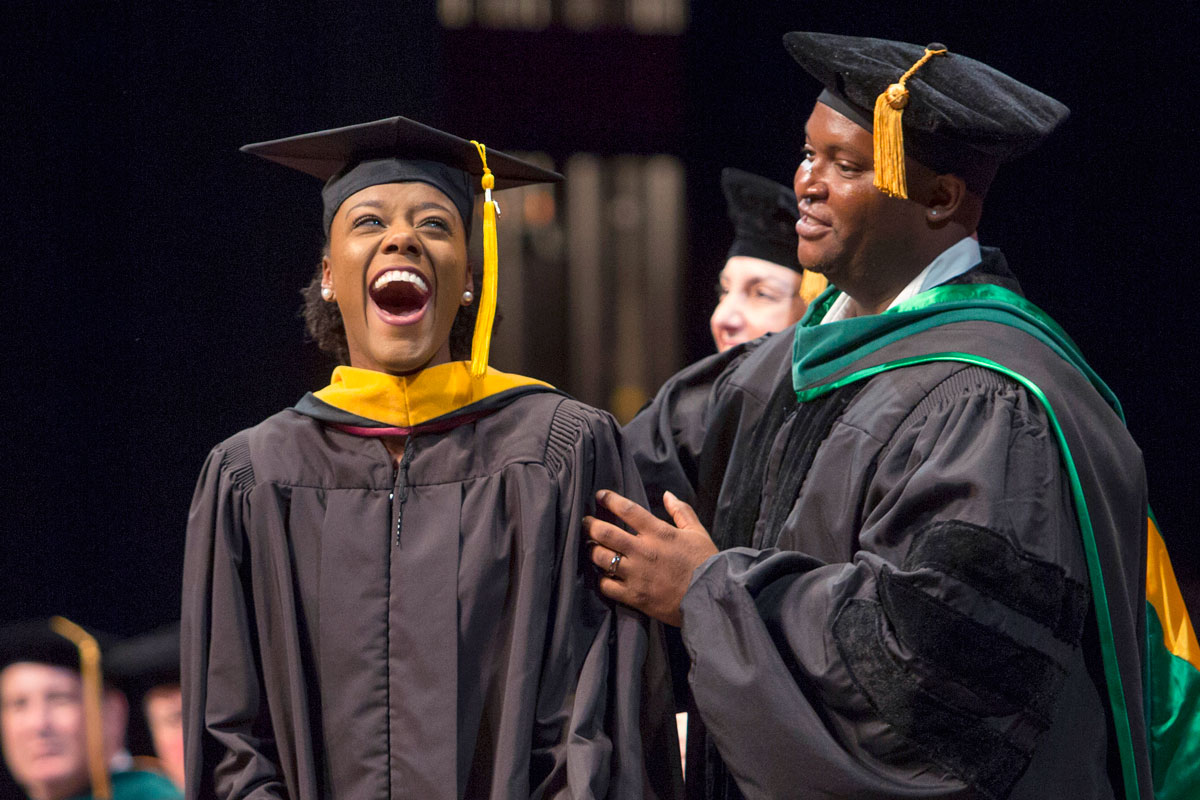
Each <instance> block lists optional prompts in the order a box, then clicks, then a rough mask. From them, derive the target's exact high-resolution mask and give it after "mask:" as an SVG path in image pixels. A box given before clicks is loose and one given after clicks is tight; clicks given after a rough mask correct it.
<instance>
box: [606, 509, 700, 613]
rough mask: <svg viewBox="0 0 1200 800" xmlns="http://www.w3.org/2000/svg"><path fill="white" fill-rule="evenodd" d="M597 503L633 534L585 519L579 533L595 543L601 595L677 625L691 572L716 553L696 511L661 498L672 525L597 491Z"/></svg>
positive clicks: (614, 526)
mask: <svg viewBox="0 0 1200 800" xmlns="http://www.w3.org/2000/svg"><path fill="white" fill-rule="evenodd" d="M596 501H597V502H598V503H599V504H600V506H602V507H603V508H605V509H607V510H608V511H610V512H612V514H613V515H614V516H615V517H616V518H617V519H619V520H621V522H623V523H625V524H626V525H627V526H628V527H629V529H630V530H631V531H634V532H636V534H637V535H636V536H635V535H634V534H632V533H628V532H626V531H623V530H621V529H620V528H618V527H617V526H616V525H612V524H610V523H607V522H604V521H603V520H599V519H596V518H595V517H584V519H583V529H584V531H585V532H586V533H587V535H588V536H589V537H590V538H591V540H592V542H593V543H594V546H593V547H592V563H593V564H595V565H596V566H597V567H599V568H600V570H601V571H602V572H603V575H602V576H601V577H600V591H601V592H602V593H603V594H604V596H605V597H609V598H612V599H613V600H616V601H617V602H619V603H624V604H625V605H627V606H632V607H634V608H636V609H638V610H639V611H641V612H643V613H645V614H647V615H648V616H651V617H654V618H655V619H657V620H661V621H663V622H665V623H667V624H668V625H675V626H678V625H681V624H682V623H683V617H682V615H681V614H680V613H679V604H680V603H681V602H682V601H683V595H684V594H685V593H686V592H687V589H688V585H689V584H690V583H691V580H692V573H693V572H694V571H695V570H696V567H698V566H700V565H701V564H703V563H704V562H705V561H706V560H708V557H709V556H712V555H715V554H716V552H717V547H716V545H714V544H713V541H712V539H711V538H709V535H708V531H706V530H704V526H703V525H701V524H700V519H699V518H698V517H697V516H696V512H695V511H693V510H692V507H691V506H689V505H688V504H687V503H685V502H683V501H682V500H680V499H679V498H678V497H676V496H675V495H673V494H671V493H670V492H665V493H664V494H663V505H664V506H665V507H666V509H667V512H668V513H669V514H670V515H671V519H672V520H674V522H675V526H671V525H669V524H668V523H666V522H663V521H662V520H660V519H659V518H658V517H656V516H654V515H653V514H651V513H650V512H649V511H647V510H646V509H644V508H642V507H641V506H639V505H638V504H637V503H635V502H633V501H632V500H627V499H626V498H624V497H622V496H621V495H619V494H617V493H616V492H610V491H600V492H597V493H596Z"/></svg>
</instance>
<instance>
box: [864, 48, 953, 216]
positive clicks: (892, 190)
mask: <svg viewBox="0 0 1200 800" xmlns="http://www.w3.org/2000/svg"><path fill="white" fill-rule="evenodd" d="M948 52H949V50H947V49H946V48H945V47H941V46H940V45H931V46H930V47H927V48H925V55H923V56H921V59H920V60H919V61H917V63H916V64H913V65H912V67H911V68H910V69H909V70H908V72H906V73H904V74H903V75H902V76H900V80H898V81H896V82H895V83H893V84H892V85H891V86H889V87H888V88H887V89H886V90H884V92H883V94H881V95H879V96H878V97H876V98H875V135H874V144H875V188H877V189H878V190H879V191H881V192H883V193H884V194H886V195H887V196H888V197H898V198H900V199H907V198H908V177H907V175H906V174H905V171H904V129H903V126H902V125H901V123H902V119H901V117H902V115H903V113H904V107H905V106H907V105H908V88H907V87H906V86H905V84H906V83H907V82H908V79H909V78H911V77H912V76H913V73H915V72H916V71H917V70H918V69H920V68H921V67H922V66H924V65H925V62H926V61H928V60H929V59H931V58H933V57H934V56H941V55H945V54H946V53H948Z"/></svg>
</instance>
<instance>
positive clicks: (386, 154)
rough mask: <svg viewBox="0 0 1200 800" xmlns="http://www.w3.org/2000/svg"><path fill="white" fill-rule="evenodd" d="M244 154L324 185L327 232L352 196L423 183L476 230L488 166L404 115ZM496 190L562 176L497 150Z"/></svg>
mask: <svg viewBox="0 0 1200 800" xmlns="http://www.w3.org/2000/svg"><path fill="white" fill-rule="evenodd" d="M241 149H242V152H244V153H251V154H253V155H256V156H261V157H262V158H265V159H267V160H268V161H274V162H276V163H277V164H282V165H284V166H285V167H291V168H292V169H296V170H300V171H301V172H306V173H308V174H309V175H313V176H315V177H317V178H320V179H321V180H323V181H325V188H324V189H323V190H322V191H321V198H322V200H323V201H324V207H325V208H324V218H323V222H324V225H325V231H326V232H328V231H329V226H330V224H331V223H332V221H333V215H334V213H335V212H336V211H337V209H338V208H339V207H340V206H341V204H342V203H343V202H345V200H346V198H347V197H349V196H350V195H352V194H354V193H355V192H358V191H361V190H362V189H365V188H367V187H368V186H375V185H376V184H380V183H403V182H407V181H419V182H422V183H428V184H430V185H432V186H434V187H436V188H438V189H440V190H441V191H442V192H444V193H445V194H446V196H447V197H449V198H450V200H451V201H452V202H453V203H454V205H455V207H456V208H457V209H458V212H459V214H460V215H461V216H462V219H463V223H464V224H465V225H466V226H467V229H468V230H469V229H470V227H471V216H472V209H473V208H474V200H475V195H476V194H479V193H481V192H482V191H483V187H482V185H481V177H482V176H483V174H484V170H483V161H482V159H481V158H480V154H479V150H478V149H477V148H476V146H475V144H473V143H472V142H470V141H467V140H466V139H460V138H459V137H457V136H454V135H452V134H449V133H446V132H445V131H440V130H438V129H437V128H431V127H429V126H428V125H423V124H421V123H420V122H416V121H414V120H411V119H408V118H406V117H389V118H388V119H381V120H377V121H375V122H365V123H362V124H360V125H348V126H346V127H344V128H333V129H331V130H325V131H317V132H316V133H305V134H301V135H299V136H290V137H288V138H286V139H275V140H273V141H269V142H258V143H256V144H248V145H246V146H245V147H243V148H241ZM487 165H488V167H489V168H490V169H491V172H492V175H493V176H494V177H495V186H494V188H495V189H509V188H512V187H514V186H523V185H525V184H529V183H546V182H557V181H561V180H562V175H559V174H558V173H557V172H552V171H550V170H546V169H542V168H541V167H536V166H534V165H533V164H530V163H528V162H526V161H522V160H521V159H519V158H516V157H514V156H510V155H506V154H504V153H501V152H499V151H498V150H492V149H491V148H488V149H487Z"/></svg>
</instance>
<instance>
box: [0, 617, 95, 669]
mask: <svg viewBox="0 0 1200 800" xmlns="http://www.w3.org/2000/svg"><path fill="white" fill-rule="evenodd" d="M55 619H58V618H55ZM76 629H77V630H79V631H82V629H79V628H77V626H76ZM62 630H64V629H63V628H61V627H59V628H57V629H56V625H55V623H54V621H52V620H49V619H36V620H27V621H25V622H14V623H12V624H11V625H6V626H5V627H3V628H0V669H4V668H5V667H7V666H10V665H12V664H16V663H18V662H22V661H29V662H32V663H35V664H48V665H50V666H52V667H64V668H66V669H73V670H75V671H76V672H79V671H80V654H79V644H78V643H77V642H76V641H74V640H72V639H70V638H68V637H67V636H65V635H63V633H61V632H60V631H62ZM83 635H85V636H90V637H92V639H93V641H95V642H96V644H97V646H98V647H99V648H100V651H101V652H107V647H106V645H108V644H109V642H110V639H108V638H107V637H105V636H103V635H98V634H96V633H95V632H92V631H87V632H83Z"/></svg>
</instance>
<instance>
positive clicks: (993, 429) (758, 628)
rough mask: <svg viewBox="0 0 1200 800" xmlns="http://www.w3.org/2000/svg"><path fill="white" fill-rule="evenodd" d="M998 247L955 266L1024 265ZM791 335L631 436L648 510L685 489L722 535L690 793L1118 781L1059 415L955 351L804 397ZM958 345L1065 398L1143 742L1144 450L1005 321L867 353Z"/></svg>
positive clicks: (704, 599)
mask: <svg viewBox="0 0 1200 800" xmlns="http://www.w3.org/2000/svg"><path fill="white" fill-rule="evenodd" d="M985 252H987V251H985ZM988 258H989V262H987V263H985V267H986V268H985V269H983V270H978V269H977V270H976V271H975V272H973V273H968V275H967V276H965V277H964V278H962V279H961V281H960V282H964V283H967V282H984V281H989V280H992V279H991V278H989V277H988V276H987V272H988V271H989V270H991V271H995V272H998V273H1001V274H1003V273H1006V272H1007V270H1006V268H1004V266H1003V263H1002V260H998V259H1000V256H999V254H998V253H996V252H994V251H992V252H989V253H988ZM792 344H793V336H792V331H791V330H788V331H786V332H784V333H781V334H778V335H776V336H770V337H767V338H766V339H764V340H760V341H758V342H755V343H752V344H749V345H748V346H743V347H741V348H736V349H734V350H731V351H727V352H726V353H724V354H720V355H718V356H714V357H712V358H710V359H707V360H705V361H701V362H699V363H697V364H696V365H694V366H692V367H690V368H688V369H686V370H684V371H683V372H681V373H680V374H678V375H677V376H675V377H674V378H672V379H671V381H669V382H668V383H667V384H666V385H665V386H664V387H663V389H662V390H661V391H660V392H659V394H658V395H657V397H656V398H655V399H654V401H653V402H652V403H651V404H650V405H649V406H648V407H647V408H646V409H645V410H643V412H642V413H641V414H640V415H639V416H638V417H637V418H636V419H635V420H633V421H632V422H631V423H630V424H629V425H628V426H627V427H626V429H625V434H626V438H627V441H628V442H629V443H630V447H631V448H632V450H633V452H634V456H635V459H636V461H637V464H638V468H639V471H640V472H641V474H642V477H643V480H644V482H645V484H646V490H647V494H648V495H649V497H650V498H651V500H652V502H653V503H654V506H653V507H655V508H656V510H658V511H659V512H660V513H661V506H660V504H659V503H658V499H659V498H660V497H661V494H662V492H663V491H664V490H670V491H672V492H674V493H675V494H676V495H677V496H679V497H680V498H681V499H683V500H685V501H687V502H689V503H692V504H693V505H695V506H696V508H697V509H698V512H699V514H700V517H701V520H702V521H703V522H704V523H705V524H706V525H707V526H708V529H709V530H710V531H712V532H713V534H714V538H715V539H716V540H717V542H718V546H720V547H722V548H724V549H723V551H722V552H721V553H719V554H718V555H717V556H714V557H713V558H711V559H709V560H708V561H707V562H706V563H705V564H703V565H702V566H701V567H700V568H698V569H697V571H696V572H695V574H694V575H693V580H692V584H691V586H690V588H689V590H688V592H687V594H686V596H685V597H684V600H683V604H682V614H683V626H682V629H681V634H682V643H683V649H684V650H683V658H682V659H681V660H682V663H683V666H684V667H685V668H686V669H688V670H690V672H689V674H688V679H689V682H690V688H691V697H690V699H689V702H690V708H691V710H692V711H693V718H692V720H691V722H690V728H691V730H690V731H689V742H688V759H687V760H688V770H687V773H688V774H687V778H688V796H689V797H694V798H733V797H739V796H743V795H744V796H745V797H749V798H895V797H910V798H913V797H930V798H932V797H938V798H950V797H953V798H959V797H962V798H966V797H985V798H1003V797H1013V798H1047V797H1063V798H1067V797H1070V798H1079V799H1081V800H1082V799H1083V798H1108V797H1112V796H1114V787H1117V789H1116V791H1117V793H1118V794H1119V791H1120V790H1119V787H1120V786H1121V782H1120V778H1119V776H1118V774H1117V771H1116V767H1115V765H1116V760H1117V755H1116V745H1115V743H1114V740H1113V737H1112V732H1111V727H1110V725H1109V722H1108V718H1109V711H1108V700H1107V695H1106V694H1105V688H1104V682H1103V681H1104V678H1103V673H1102V668H1101V662H1100V656H1099V651H1098V645H1097V642H1096V638H1097V635H1096V632H1095V623H1094V619H1093V617H1092V616H1091V613H1090V611H1089V608H1090V595H1089V593H1088V585H1089V582H1088V572H1087V567H1086V564H1085V561H1084V553H1083V549H1082V545H1081V541H1080V534H1079V530H1078V527H1077V524H1076V519H1075V512H1074V507H1073V505H1072V499H1071V495H1070V493H1069V489H1068V486H1067V482H1066V479H1065V476H1064V471H1063V462H1062V460H1061V459H1060V452H1059V448H1058V446H1057V444H1056V442H1055V440H1054V437H1053V435H1052V434H1051V432H1050V430H1049V428H1048V424H1047V418H1046V414H1045V413H1044V411H1043V410H1042V408H1041V407H1040V406H1039V405H1038V404H1037V403H1036V402H1035V401H1034V400H1033V399H1032V398H1031V397H1030V396H1029V394H1028V393H1027V392H1026V390H1025V389H1024V388H1022V387H1021V386H1019V385H1018V384H1016V383H1014V382H1013V381H1011V380H1009V379H1007V378H1005V377H1003V376H1002V375H1000V374H998V373H996V372H993V371H990V370H987V369H983V368H980V367H974V366H968V365H965V364H961V363H933V364H921V365H917V366H912V367H908V368H904V369H900V370H896V371H889V372H884V373H882V374H879V375H877V376H876V377H873V378H870V379H868V380H864V381H860V382H858V383H853V384H850V385H849V386H846V387H844V388H842V389H838V390H835V391H834V392H832V393H831V394H828V395H825V396H824V397H821V398H819V399H817V400H813V401H812V402H809V403H804V404H797V403H796V402H795V395H794V393H793V391H792V387H791V364H792ZM945 351H967V352H977V353H980V354H984V355H990V356H992V357H993V358H995V359H996V360H998V361H1000V362H1001V363H1007V364H1009V365H1010V366H1013V367H1015V368H1016V369H1017V370H1018V371H1019V372H1021V373H1022V374H1026V375H1028V376H1030V377H1032V378H1034V380H1035V382H1037V383H1038V384H1039V385H1040V386H1041V387H1042V388H1043V389H1044V390H1046V391H1047V393H1048V394H1049V395H1050V396H1051V399H1052V400H1053V401H1054V402H1055V403H1056V407H1057V406H1058V405H1061V406H1063V408H1062V409H1060V410H1059V415H1060V418H1062V419H1060V421H1061V422H1062V423H1063V426H1064V428H1065V429H1067V435H1068V438H1069V439H1071V441H1072V451H1073V453H1074V455H1075V459H1076V462H1077V465H1078V466H1079V467H1080V471H1081V477H1082V479H1083V482H1084V486H1085V491H1086V493H1087V494H1088V502H1089V506H1090V507H1091V513H1092V516H1093V523H1094V524H1095V526H1096V532H1097V538H1098V540H1100V541H1101V544H1102V552H1103V554H1104V558H1105V561H1106V563H1105V564H1104V567H1105V575H1106V588H1107V589H1108V591H1109V600H1110V604H1111V605H1112V608H1113V613H1114V624H1115V627H1116V628H1117V638H1118V649H1119V653H1120V656H1121V668H1122V672H1123V674H1124V679H1125V683H1126V689H1127V691H1128V692H1129V693H1130V694H1129V696H1130V698H1131V703H1130V705H1131V706H1132V708H1131V723H1132V725H1133V728H1134V741H1135V742H1142V741H1144V740H1145V729H1144V723H1143V720H1142V716H1141V687H1140V671H1139V670H1140V667H1139V664H1140V661H1139V652H1140V651H1139V648H1140V642H1141V641H1142V638H1143V624H1144V622H1143V620H1144V614H1143V609H1144V588H1143V584H1142V582H1141V580H1140V578H1141V576H1142V575H1143V574H1144V569H1145V566H1144V541H1145V510H1146V488H1145V479H1144V471H1143V465H1142V461H1141V456H1140V452H1139V451H1138V449H1137V447H1136V446H1135V445H1134V443H1133V442H1132V441H1131V440H1130V438H1129V436H1128V434H1127V433H1126V431H1125V429H1124V427H1123V425H1122V424H1121V422H1120V420H1119V419H1118V418H1117V416H1116V415H1115V414H1114V413H1113V412H1112V411H1111V410H1110V409H1109V408H1108V406H1106V405H1105V403H1104V402H1103V401H1102V400H1101V398H1100V397H1099V395H1097V393H1096V392H1095V391H1094V390H1093V389H1092V388H1091V386H1090V385H1089V384H1088V383H1087V381H1086V380H1085V379H1084V378H1083V377H1082V376H1081V375H1080V374H1079V373H1078V372H1076V371H1075V370H1074V368H1072V367H1070V366H1069V365H1067V364H1066V363H1065V362H1063V361H1062V360H1061V359H1060V358H1059V357H1058V356H1056V355H1054V354H1053V353H1051V352H1050V351H1049V350H1048V349H1047V348H1046V347H1045V346H1044V345H1042V344H1041V343H1039V342H1038V341H1036V340H1035V339H1033V338H1032V337H1030V336H1028V335H1025V334H1022V333H1020V332H1017V331H1014V330H1013V329H1011V328H1007V327H1005V326H1002V325H995V324H977V325H976V324H958V325H950V326H945V327H943V328H936V329H934V330H933V331H931V332H929V333H927V334H923V335H920V336H917V337H913V338H911V339H906V340H902V341H901V343H899V344H898V345H895V346H893V347H891V348H885V350H884V351H881V352H879V353H878V354H876V356H874V357H873V358H874V360H876V361H877V363H883V361H886V360H890V359H892V358H899V357H903V356H906V355H918V354H921V353H925V352H945ZM856 366H865V364H860V365H856ZM847 371H849V368H848V369H847ZM760 423H761V424H760ZM736 545H745V546H736ZM678 674H680V673H679V672H677V675H678ZM697 713H698V717H699V718H698V719H697ZM1138 758H1139V762H1140V763H1139V767H1140V769H1139V771H1140V773H1141V783H1142V792H1143V796H1146V797H1149V796H1150V795H1149V781H1148V777H1149V768H1148V764H1147V763H1146V760H1145V759H1146V755H1145V751H1144V749H1142V750H1140V751H1139V753H1138Z"/></svg>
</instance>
